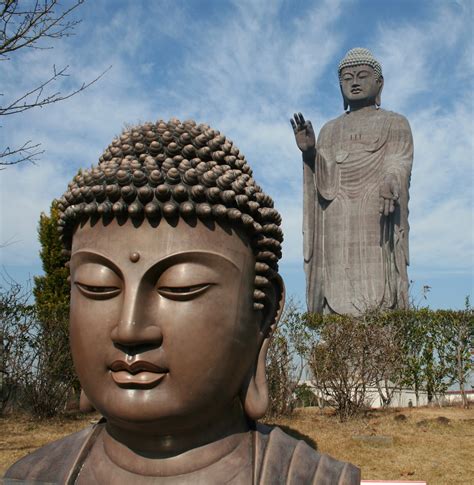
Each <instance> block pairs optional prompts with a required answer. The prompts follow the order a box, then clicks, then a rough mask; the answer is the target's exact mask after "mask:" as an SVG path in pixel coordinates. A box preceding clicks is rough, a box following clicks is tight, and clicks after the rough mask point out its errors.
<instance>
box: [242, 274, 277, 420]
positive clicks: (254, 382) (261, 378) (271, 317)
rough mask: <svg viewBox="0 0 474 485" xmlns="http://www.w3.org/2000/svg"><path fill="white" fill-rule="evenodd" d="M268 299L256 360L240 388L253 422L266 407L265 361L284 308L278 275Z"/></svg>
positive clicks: (268, 289) (247, 413) (243, 404)
mask: <svg viewBox="0 0 474 485" xmlns="http://www.w3.org/2000/svg"><path fill="white" fill-rule="evenodd" d="M265 293H267V296H268V299H267V301H266V303H265V308H264V310H263V313H264V315H263V318H262V325H261V330H260V332H261V343H260V349H259V351H258V355H257V358H256V360H255V362H254V364H253V366H252V368H251V369H250V371H249V374H248V375H247V378H246V381H245V383H244V385H243V387H242V390H241V394H240V399H241V402H242V406H243V408H244V411H245V413H246V415H247V416H248V417H249V418H250V419H253V420H256V419H258V418H261V417H262V416H263V415H264V414H265V412H266V410H267V407H268V385H267V376H266V374H265V360H266V357H267V351H268V347H269V345H270V339H271V337H272V334H273V332H274V331H275V329H276V327H277V325H278V322H279V321H280V317H281V314H282V312H283V308H284V306H285V286H284V284H283V280H282V279H281V277H280V275H277V276H276V277H275V278H273V279H272V280H271V286H270V288H267V289H266V291H265Z"/></svg>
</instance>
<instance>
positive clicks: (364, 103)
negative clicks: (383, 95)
mask: <svg viewBox="0 0 474 485" xmlns="http://www.w3.org/2000/svg"><path fill="white" fill-rule="evenodd" d="M372 109H376V105H375V99H372V98H370V99H361V100H360V101H351V103H350V104H349V112H355V111H360V110H365V111H369V110H372Z"/></svg>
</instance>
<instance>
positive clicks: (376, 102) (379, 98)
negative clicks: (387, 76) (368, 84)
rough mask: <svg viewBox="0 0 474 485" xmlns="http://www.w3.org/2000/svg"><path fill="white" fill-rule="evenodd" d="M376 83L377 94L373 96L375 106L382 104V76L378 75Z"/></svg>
mask: <svg viewBox="0 0 474 485" xmlns="http://www.w3.org/2000/svg"><path fill="white" fill-rule="evenodd" d="M377 83H379V84H380V87H379V91H378V93H377V96H375V106H377V108H378V107H379V106H380V105H381V104H382V101H381V100H382V89H383V76H380V77H379V79H378V80H377Z"/></svg>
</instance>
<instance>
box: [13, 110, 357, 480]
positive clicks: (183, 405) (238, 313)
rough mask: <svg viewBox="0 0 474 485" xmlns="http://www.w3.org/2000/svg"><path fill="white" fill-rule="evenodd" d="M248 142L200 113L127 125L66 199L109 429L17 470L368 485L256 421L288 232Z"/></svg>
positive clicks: (84, 327)
mask: <svg viewBox="0 0 474 485" xmlns="http://www.w3.org/2000/svg"><path fill="white" fill-rule="evenodd" d="M251 175H252V172H251V169H250V167H249V166H248V164H247V162H246V161H245V158H244V157H243V156H242V155H241V154H240V152H239V151H238V150H237V148H236V147H235V146H234V145H233V144H232V142H230V141H229V140H227V139H226V138H225V137H224V136H222V135H221V134H220V133H219V132H217V131H214V130H211V129H210V128H209V127H208V126H206V125H199V126H197V125H196V124H195V123H194V122H185V123H183V124H182V123H180V122H179V121H177V120H171V121H170V122H168V123H164V122H158V123H156V124H151V123H150V124H145V125H142V126H140V127H137V128H133V129H132V130H130V131H128V132H125V133H124V134H123V135H122V136H121V137H120V138H119V139H117V140H114V142H113V143H112V145H111V146H110V147H109V148H108V149H107V150H106V151H105V153H104V155H103V157H102V158H101V162H100V164H99V166H98V167H95V168H93V169H91V170H86V171H84V172H82V173H81V174H79V175H78V176H77V177H75V179H74V181H73V182H72V183H71V184H70V186H69V190H68V191H67V192H66V194H65V195H64V198H63V199H61V203H60V209H61V211H62V214H61V221H60V232H61V233H62V235H63V242H64V244H65V247H66V251H68V254H70V262H69V267H70V271H71V318H70V340H71V348H72V354H73V359H74V364H75V367H76V370H77V373H78V376H79V379H80V382H81V385H82V387H83V394H82V397H81V406H83V408H90V407H91V406H93V407H94V408H95V409H97V410H98V411H100V413H101V414H102V415H103V416H104V420H103V421H102V422H101V423H99V424H98V425H96V426H94V427H92V428H90V429H88V430H84V431H82V432H80V433H76V434H75V435H71V436H69V437H66V438H64V439H63V440H60V441H57V442H55V443H52V444H50V445H47V446H46V447H43V448H41V449H40V450H38V451H36V452H35V453H32V454H31V455H29V456H27V457H25V458H23V459H22V460H20V461H19V462H17V463H16V464H15V465H13V466H12V467H11V468H10V469H9V470H8V472H7V475H6V477H7V478H10V479H23V480H37V481H42V482H54V483H79V484H94V483H101V484H102V483H114V484H116V483H117V484H121V483H123V484H129V483H138V484H141V483H173V484H175V483H189V484H191V483H192V484H194V483H206V484H208V483H209V484H220V483H232V484H250V483H269V484H270V483H271V484H279V483H301V484H305V483H340V484H356V483H359V470H358V469H357V468H356V467H354V466H352V465H349V464H347V463H342V462H338V461H336V460H334V459H332V458H330V457H328V456H325V455H321V454H319V453H317V452H316V451H314V450H312V449H311V448H310V447H309V446H307V445H306V444H305V443H303V442H302V441H297V440H295V439H293V438H290V437H289V436H287V435H285V434H284V433H283V432H282V431H281V430H279V429H278V428H273V429H272V428H268V427H263V426H261V425H258V424H256V422H255V420H256V419H258V418H260V417H261V416H263V414H264V413H265V410H266V408H267V404H268V388H267V382H266V377H265V357H266V352H267V348H268V344H269V339H270V337H271V334H272V331H273V330H274V328H275V326H276V325H277V323H278V319H279V317H280V313H281V310H282V307H283V304H284V289H283V283H282V280H281V278H280V276H279V274H278V259H279V258H280V256H281V248H280V243H281V241H282V239H283V235H282V232H281V229H280V227H279V226H280V222H281V220H280V216H279V214H278V212H277V211H276V210H275V209H274V208H273V202H272V200H271V198H270V197H268V196H267V195H266V194H264V193H263V192H262V191H261V189H260V187H258V186H257V185H256V184H255V182H254V180H253V178H252V176H251Z"/></svg>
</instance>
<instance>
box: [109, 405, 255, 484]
mask: <svg viewBox="0 0 474 485" xmlns="http://www.w3.org/2000/svg"><path fill="white" fill-rule="evenodd" d="M237 404H238V405H237ZM146 428H147V427H146V426H145V428H144V429H138V430H137V429H133V430H130V429H123V428H121V427H120V426H116V425H114V424H111V423H107V426H106V430H105V433H104V450H105V452H106V454H107V455H108V457H109V458H110V460H111V461H112V462H114V463H115V464H116V465H117V466H118V467H120V468H122V469H125V470H128V471H130V472H132V473H138V474H140V473H143V470H145V469H146V470H147V473H146V474H150V475H153V474H156V475H160V474H161V475H168V476H170V475H179V474H182V473H189V472H191V471H193V470H197V469H199V468H203V467H207V466H210V465H212V464H213V463H217V462H218V461H219V460H220V459H221V458H223V457H224V456H226V455H228V454H229V453H231V452H232V451H233V450H234V449H235V448H237V447H238V446H239V445H240V444H241V443H242V441H243V440H245V439H247V436H248V431H249V426H248V423H247V420H246V418H245V416H244V413H243V411H242V408H241V406H240V403H236V405H235V406H234V409H233V410H231V411H229V410H227V412H226V413H223V414H221V415H220V416H214V417H211V418H210V419H206V418H205V417H203V419H202V421H200V423H199V425H197V426H194V427H190V428H189V429H186V426H183V427H182V428H181V429H180V430H179V431H178V432H174V433H168V432H164V433H163V434H162V433H160V429H159V427H158V426H150V425H148V429H146ZM150 428H153V430H150ZM157 428H158V429H157Z"/></svg>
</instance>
